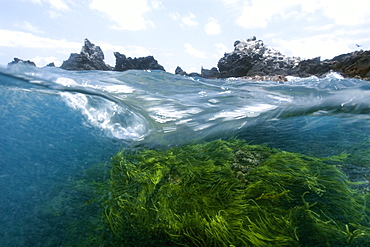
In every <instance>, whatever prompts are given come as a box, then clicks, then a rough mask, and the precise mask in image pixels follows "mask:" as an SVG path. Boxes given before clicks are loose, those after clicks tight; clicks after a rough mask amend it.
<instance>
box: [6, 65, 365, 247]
mask: <svg viewBox="0 0 370 247" xmlns="http://www.w3.org/2000/svg"><path fill="white" fill-rule="evenodd" d="M369 89H370V87H369V82H366V81H362V80H357V79H344V78H341V77H340V76H339V75H337V74H330V75H328V76H326V77H325V78H320V79H319V78H316V77H312V78H304V79H300V78H289V81H288V82H285V83H279V82H272V81H265V82H255V81H248V80H245V79H236V78H230V79H226V80H206V79H202V78H189V77H182V76H178V75H173V74H169V73H166V72H162V71H127V72H101V71H87V72H86V71H80V72H71V71H64V70H61V69H58V68H34V67H25V66H13V67H11V68H1V69H0V150H1V151H0V189H1V193H0V245H1V246H61V245H62V244H63V237H67V236H63V231H61V230H60V231H58V227H62V226H63V225H58V223H57V222H51V221H50V220H49V219H48V218H47V217H46V218H45V214H44V211H45V210H46V209H47V210H51V211H53V212H54V214H55V215H58V219H60V222H62V221H63V220H67V219H70V218H73V217H78V216H75V215H73V212H72V211H71V209H70V207H69V206H68V205H64V204H61V203H59V204H58V203H56V201H57V200H58V202H60V200H62V199H63V196H64V195H67V194H68V191H66V190H68V189H69V188H68V187H65V186H64V184H66V183H68V182H69V181H75V180H77V179H78V178H79V177H80V176H82V175H86V174H85V170H86V169H87V168H90V167H92V166H93V165H94V164H98V163H108V162H109V159H110V157H111V156H112V155H114V154H115V153H116V152H117V151H119V150H121V149H122V148H138V147H149V148H166V147H174V146H181V145H184V144H193V143H198V142H201V141H209V140H214V139H217V138H223V139H228V138H232V137H237V138H240V139H244V140H246V141H247V142H248V143H252V144H267V145H268V146H269V147H275V148H279V149H282V150H285V151H290V152H299V153H303V154H306V155H310V156H316V157H327V156H332V155H338V154H341V153H343V152H346V153H350V154H356V153H358V154H359V155H360V157H361V158H360V159H361V165H356V164H348V165H347V166H346V167H342V168H343V170H344V171H345V172H346V173H347V175H348V176H349V178H350V179H351V180H353V181H367V179H368V172H369V169H368V166H367V161H368V158H367V157H368V156H367V155H368V153H369V150H370V149H369V143H368V140H369V135H370V124H369V123H370V122H369V120H370V114H369V113H370V97H369V96H370V91H369ZM362 187H363V188H364V189H366V188H367V182H365V184H364V185H362ZM79 197H81V202H82V203H85V202H86V201H88V200H89V199H90V198H89V197H87V196H86V195H79ZM61 205H63V207H61ZM58 232H59V233H58ZM55 243H58V244H57V245H55Z"/></svg>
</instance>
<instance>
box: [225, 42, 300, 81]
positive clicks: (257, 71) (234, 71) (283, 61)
mask: <svg viewBox="0 0 370 247" xmlns="http://www.w3.org/2000/svg"><path fill="white" fill-rule="evenodd" d="M299 62H300V58H296V57H286V56H284V55H282V54H281V53H280V52H278V51H277V50H274V49H272V48H269V47H267V46H265V45H264V44H263V42H262V40H257V39H256V37H255V36H253V37H252V38H250V39H246V40H244V41H240V40H238V41H235V42H234V51H233V52H230V53H225V55H224V57H223V58H221V59H220V60H219V62H218V68H219V70H220V76H219V77H221V78H226V77H241V76H267V75H289V74H290V73H291V71H292V69H293V68H294V67H295V66H297V65H298V64H299Z"/></svg>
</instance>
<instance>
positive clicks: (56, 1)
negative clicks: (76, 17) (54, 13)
mask: <svg viewBox="0 0 370 247" xmlns="http://www.w3.org/2000/svg"><path fill="white" fill-rule="evenodd" d="M44 1H45V2H48V3H49V4H50V6H51V8H53V9H55V10H59V11H69V10H70V8H69V6H68V4H66V3H65V1H63V0H44Z"/></svg>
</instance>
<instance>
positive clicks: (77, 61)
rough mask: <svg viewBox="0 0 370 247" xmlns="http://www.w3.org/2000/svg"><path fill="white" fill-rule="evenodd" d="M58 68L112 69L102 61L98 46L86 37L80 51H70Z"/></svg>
mask: <svg viewBox="0 0 370 247" xmlns="http://www.w3.org/2000/svg"><path fill="white" fill-rule="evenodd" d="M60 68H62V69H66V70H112V67H111V66H109V65H107V64H106V63H105V62H104V53H103V51H102V50H101V49H100V47H99V46H95V45H94V44H93V43H91V42H90V41H89V40H88V39H85V45H84V46H83V47H82V49H81V52H80V53H72V54H71V55H70V57H69V58H68V60H66V61H64V62H63V64H62V66H60Z"/></svg>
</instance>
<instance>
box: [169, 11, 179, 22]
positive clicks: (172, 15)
mask: <svg viewBox="0 0 370 247" xmlns="http://www.w3.org/2000/svg"><path fill="white" fill-rule="evenodd" d="M169 16H170V18H171V19H172V20H174V21H178V20H180V18H181V16H180V14H179V13H178V12H171V13H170V14H169Z"/></svg>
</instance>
